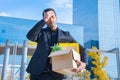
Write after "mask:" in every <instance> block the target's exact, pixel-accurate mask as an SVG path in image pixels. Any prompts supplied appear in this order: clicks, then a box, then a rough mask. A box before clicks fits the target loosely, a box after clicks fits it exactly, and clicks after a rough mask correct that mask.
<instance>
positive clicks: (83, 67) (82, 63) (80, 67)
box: [72, 60, 86, 73]
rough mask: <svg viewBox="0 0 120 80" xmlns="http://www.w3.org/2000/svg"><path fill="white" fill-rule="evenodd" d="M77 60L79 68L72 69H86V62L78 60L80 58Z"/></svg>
mask: <svg viewBox="0 0 120 80" xmlns="http://www.w3.org/2000/svg"><path fill="white" fill-rule="evenodd" d="M75 62H76V63H77V66H78V67H77V69H74V70H72V71H73V72H76V73H78V72H81V71H82V70H84V69H85V68H86V64H85V63H84V62H82V61H78V60H75Z"/></svg>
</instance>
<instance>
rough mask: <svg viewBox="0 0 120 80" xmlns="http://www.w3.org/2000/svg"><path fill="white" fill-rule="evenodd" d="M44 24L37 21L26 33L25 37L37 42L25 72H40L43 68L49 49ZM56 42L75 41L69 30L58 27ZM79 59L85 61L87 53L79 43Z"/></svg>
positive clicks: (42, 21)
mask: <svg viewBox="0 0 120 80" xmlns="http://www.w3.org/2000/svg"><path fill="white" fill-rule="evenodd" d="M44 25H45V21H44V20H41V21H39V22H38V23H37V24H36V25H35V26H34V27H33V28H32V29H31V30H30V31H29V32H28V34H27V38H28V39H29V40H31V41H35V42H37V43H38V44H37V48H36V50H35V52H34V54H33V57H32V59H31V61H30V63H29V65H28V67H27V72H28V73H31V74H41V72H42V71H43V69H44V68H45V65H46V62H47V58H48V54H49V49H50V47H49V46H48V43H47V40H48V35H49V33H48V32H47V28H42V27H43V26H44ZM58 42H76V41H75V40H74V39H73V37H72V36H71V35H70V33H69V32H66V31H63V30H61V29H59V28H58ZM80 50H81V51H80V52H81V60H82V61H83V62H85V63H87V53H86V50H85V48H83V47H82V46H81V45H80Z"/></svg>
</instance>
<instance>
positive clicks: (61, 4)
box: [48, 0, 72, 8]
mask: <svg viewBox="0 0 120 80" xmlns="http://www.w3.org/2000/svg"><path fill="white" fill-rule="evenodd" d="M48 6H52V7H54V8H72V0H52V1H51V2H50V3H48Z"/></svg>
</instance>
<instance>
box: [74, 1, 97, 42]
mask: <svg viewBox="0 0 120 80" xmlns="http://www.w3.org/2000/svg"><path fill="white" fill-rule="evenodd" d="M73 24H74V25H80V26H84V43H86V42H88V41H90V40H98V0H92V1H91V0H73Z"/></svg>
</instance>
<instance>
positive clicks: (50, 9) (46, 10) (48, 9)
mask: <svg viewBox="0 0 120 80" xmlns="http://www.w3.org/2000/svg"><path fill="white" fill-rule="evenodd" d="M48 11H53V12H54V13H55V16H56V12H55V10H54V9H53V8H46V9H44V10H43V13H42V16H43V17H44V13H46V12H48Z"/></svg>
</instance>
